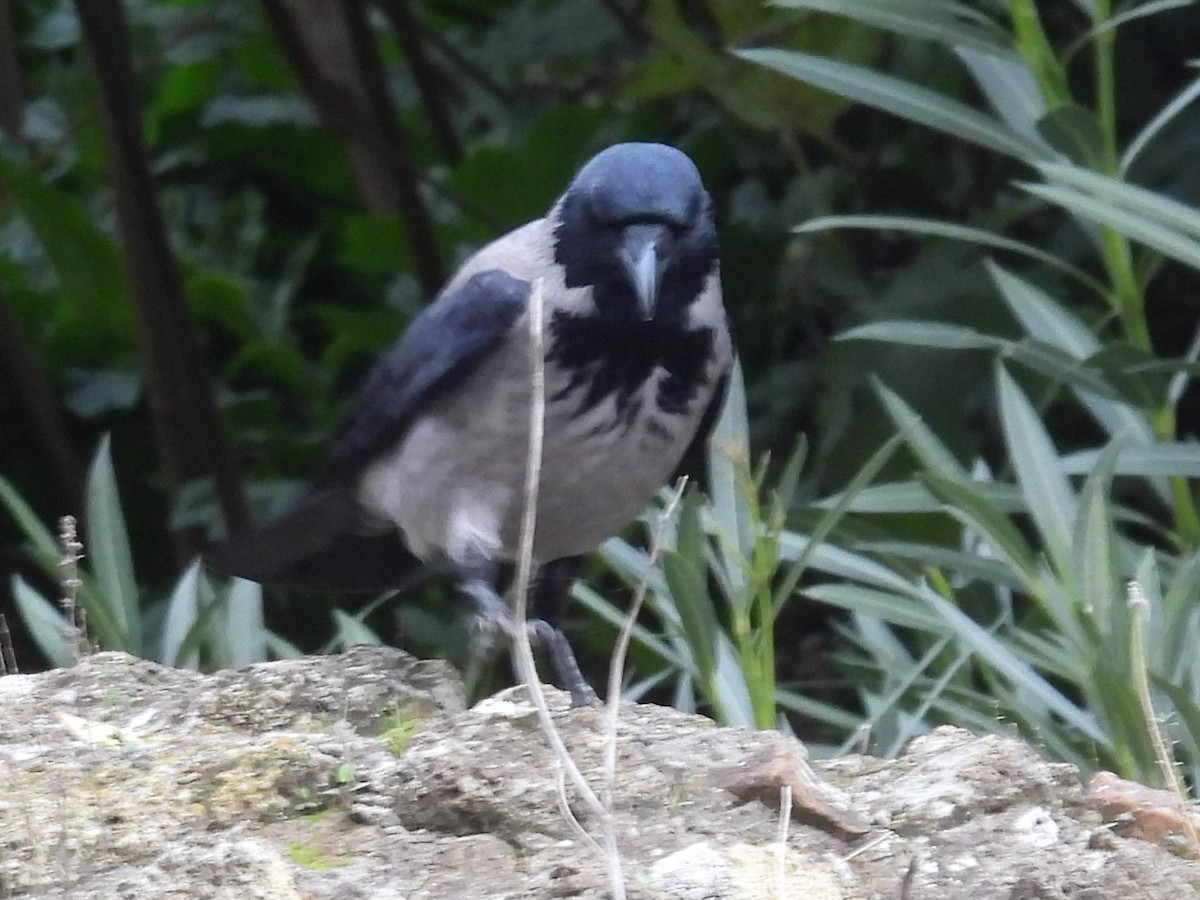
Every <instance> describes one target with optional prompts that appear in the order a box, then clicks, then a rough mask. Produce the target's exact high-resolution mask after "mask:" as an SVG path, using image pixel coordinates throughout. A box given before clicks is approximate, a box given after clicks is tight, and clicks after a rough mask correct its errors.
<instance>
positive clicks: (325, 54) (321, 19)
mask: <svg viewBox="0 0 1200 900" xmlns="http://www.w3.org/2000/svg"><path fill="white" fill-rule="evenodd" d="M262 7H263V11H264V12H265V13H266V16H267V19H268V20H269V21H270V23H271V25H272V27H273V28H274V31H275V34H276V37H277V38H278V40H279V43H280V47H281V48H282V49H283V52H284V55H285V56H286V57H287V59H288V62H289V63H290V64H291V67H292V70H293V72H295V74H296V80H297V81H298V82H299V84H300V88H301V90H302V91H303V92H304V93H305V95H306V96H307V97H308V99H309V102H310V103H312V105H313V106H314V107H315V108H316V111H317V115H318V116H320V118H321V121H322V122H323V123H324V124H325V126H326V127H327V128H329V129H330V130H331V131H334V132H335V133H337V134H340V135H342V136H343V138H344V139H345V141H346V144H347V150H348V153H349V156H350V161H351V164H352V165H353V167H354V172H355V177H356V179H357V181H358V187H359V194H360V195H361V196H362V200H363V204H364V205H365V206H366V207H367V209H370V210H372V211H374V212H380V213H389V214H397V215H399V216H400V217H401V218H402V219H403V221H404V226H405V229H406V231H407V233H408V239H409V244H410V246H411V248H412V252H413V257H414V260H415V264H416V269H417V278H418V280H419V281H420V283H421V287H422V289H423V290H424V291H425V292H426V293H427V294H429V295H431V296H432V295H433V294H434V293H436V292H437V291H438V290H439V289H440V288H441V286H442V282H443V280H444V278H443V273H442V270H441V263H440V261H439V258H438V252H437V242H436V240H435V238H434V230H433V221H432V219H431V217H430V215H429V212H428V210H427V209H426V208H425V204H424V201H423V200H422V198H421V193H420V187H419V184H420V177H419V176H418V172H419V170H418V168H417V166H415V165H413V163H412V160H411V156H410V154H409V150H408V141H407V138H406V135H405V133H404V131H403V129H402V128H401V127H400V123H399V121H398V120H397V119H396V117H395V114H394V111H393V109H392V105H391V99H390V97H389V96H388V93H387V87H386V83H385V81H384V77H383V68H382V65H381V63H380V61H379V56H378V53H377V52H376V49H375V45H374V42H373V41H372V38H371V32H370V28H369V26H368V24H367V21H366V17H365V16H364V14H363V9H362V5H361V3H360V2H359V0H294V2H292V3H290V4H288V3H284V2H283V0H262Z"/></svg>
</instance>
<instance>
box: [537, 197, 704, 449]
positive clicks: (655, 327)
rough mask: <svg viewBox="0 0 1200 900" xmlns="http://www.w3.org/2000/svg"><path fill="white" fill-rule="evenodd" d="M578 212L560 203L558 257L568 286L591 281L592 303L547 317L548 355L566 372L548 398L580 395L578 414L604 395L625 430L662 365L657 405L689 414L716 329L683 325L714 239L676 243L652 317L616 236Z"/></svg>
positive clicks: (701, 383) (701, 287) (556, 233)
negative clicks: (641, 304)
mask: <svg viewBox="0 0 1200 900" xmlns="http://www.w3.org/2000/svg"><path fill="white" fill-rule="evenodd" d="M580 213H582V210H580V209H578V208H575V209H572V208H571V203H570V198H568V200H567V201H566V202H565V203H564V209H563V210H562V215H561V217H560V219H559V223H558V225H557V227H556V228H555V231H554V237H555V245H554V258H555V261H556V262H557V263H558V264H559V265H560V266H562V268H563V278H564V282H565V283H566V286H567V287H590V288H591V289H592V297H593V300H594V303H595V307H594V309H592V310H590V311H589V312H587V313H573V312H567V311H565V310H557V311H555V312H554V313H553V315H552V316H551V318H550V323H549V335H548V336H549V339H550V341H549V343H550V349H549V351H548V353H547V361H548V362H553V363H555V364H557V365H559V366H561V367H562V368H564V369H566V370H568V372H569V373H570V375H569V380H568V382H567V385H566V386H565V387H563V388H561V389H560V390H559V391H557V392H556V393H555V394H554V395H552V396H551V397H550V398H549V399H550V400H552V401H554V400H562V399H564V398H566V397H568V396H571V395H574V396H577V397H578V398H579V400H578V403H579V405H578V407H577V408H576V410H575V411H574V413H573V415H575V416H578V415H581V414H583V413H585V412H587V411H588V410H590V409H592V408H593V407H595V406H596V405H597V404H599V403H601V402H602V401H603V400H605V399H606V398H608V397H612V398H613V401H614V403H615V405H616V410H617V418H618V421H619V422H620V423H621V424H622V425H624V427H626V428H628V427H629V426H630V425H632V423H633V421H634V419H635V418H636V417H637V415H638V413H639V412H640V411H641V409H640V407H641V399H640V392H641V388H642V386H643V385H644V384H646V382H647V381H649V380H650V379H651V378H652V377H654V373H655V370H656V369H658V368H660V367H661V368H662V369H663V370H665V372H666V375H665V376H664V377H663V378H662V379H661V381H660V384H659V387H658V392H657V395H656V397H655V401H656V405H657V407H658V411H660V412H663V413H668V414H673V415H684V414H686V413H688V412H689V411H690V409H691V406H692V401H693V400H695V398H696V396H697V394H698V393H699V392H700V390H701V389H702V388H703V387H704V386H705V384H706V383H707V377H706V376H707V371H706V370H707V368H708V364H709V361H710V360H711V359H712V354H713V348H714V344H715V339H716V335H715V333H714V331H713V329H712V328H709V327H704V326H702V327H698V328H688V326H687V324H686V323H687V317H688V310H689V308H690V307H691V305H692V304H693V303H694V302H695V301H696V300H697V299H698V298H699V297H700V294H701V292H702V291H703V290H704V286H705V283H706V281H707V279H708V277H709V276H710V275H711V273H712V272H713V269H714V267H715V265H716V241H715V237H714V236H713V235H712V234H711V233H701V234H697V235H696V236H695V238H694V240H693V241H690V242H688V243H690V244H691V246H688V244H684V245H681V246H680V247H679V248H678V251H677V253H676V255H675V259H674V261H673V262H672V264H671V266H670V268H668V269H667V271H666V272H665V273H664V274H663V279H662V285H661V287H660V289H659V295H658V303H657V308H656V311H655V314H654V318H653V319H651V320H649V321H646V320H644V319H643V318H642V317H641V315H640V313H639V311H638V304H637V299H636V297H635V296H634V291H633V287H632V285H630V283H629V279H628V277H627V276H626V274H625V272H624V271H623V270H622V268H621V267H620V264H619V263H618V262H617V257H616V238H615V236H611V235H609V234H605V233H598V232H597V230H596V229H595V227H594V226H593V225H592V224H591V223H590V222H588V221H587V219H586V216H585V215H581V214H580Z"/></svg>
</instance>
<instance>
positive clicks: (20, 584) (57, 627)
mask: <svg viewBox="0 0 1200 900" xmlns="http://www.w3.org/2000/svg"><path fill="white" fill-rule="evenodd" d="M12 594H13V601H14V602H15V603H16V605H17V611H18V612H19V613H20V614H21V621H23V622H24V623H25V627H26V628H27V629H28V630H29V634H30V636H31V637H32V638H33V641H34V643H36V644H37V646H38V650H40V651H41V654H42V656H44V657H46V659H48V660H50V662H51V663H53V664H54V665H55V666H57V667H58V668H60V669H61V668H66V667H67V666H71V665H74V664H75V649H74V648H73V647H72V646H71V645H70V641H68V639H67V631H68V629H69V628H70V624H69V623H68V622H67V620H66V619H65V618H64V617H63V614H62V613H61V612H59V611H58V609H57V608H56V607H55V605H54V604H53V603H51V602H50V601H49V600H47V599H46V598H45V597H43V596H42V595H41V594H39V593H38V592H37V591H35V590H34V589H33V588H31V587H30V586H29V585H28V584H27V583H26V582H25V579H24V578H22V577H21V576H20V575H14V576H13V578H12Z"/></svg>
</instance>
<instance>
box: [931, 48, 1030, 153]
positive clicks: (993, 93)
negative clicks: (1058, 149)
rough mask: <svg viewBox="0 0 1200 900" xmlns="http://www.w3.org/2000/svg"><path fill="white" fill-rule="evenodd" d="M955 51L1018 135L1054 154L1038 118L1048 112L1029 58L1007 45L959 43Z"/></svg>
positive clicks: (992, 103) (993, 108) (1000, 115)
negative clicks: (987, 46) (981, 46)
mask: <svg viewBox="0 0 1200 900" xmlns="http://www.w3.org/2000/svg"><path fill="white" fill-rule="evenodd" d="M954 52H955V54H956V55H957V56H958V58H959V59H961V60H962V61H963V64H964V65H965V66H966V67H967V70H968V71H969V72H970V73H971V77H972V78H974V79H975V83H976V84H978V85H979V89H980V90H981V91H983V94H984V96H985V97H987V100H988V105H989V106H991V108H992V111H993V112H995V113H996V115H998V116H999V117H1000V118H1001V119H1002V120H1003V121H1004V122H1005V123H1006V124H1007V125H1008V126H1009V127H1010V128H1012V130H1013V131H1015V132H1016V133H1017V134H1020V135H1022V136H1023V137H1026V138H1028V139H1030V140H1032V141H1034V142H1036V143H1037V144H1039V145H1041V147H1042V149H1043V151H1044V152H1045V153H1046V154H1047V155H1053V151H1052V149H1051V148H1050V146H1049V145H1048V144H1046V142H1045V140H1044V138H1043V137H1042V135H1041V134H1040V133H1039V131H1038V128H1037V123H1038V120H1039V119H1041V118H1042V116H1044V115H1045V114H1046V100H1045V98H1044V97H1043V96H1042V91H1041V88H1040V87H1039V86H1038V83H1037V80H1036V79H1035V78H1034V75H1033V72H1032V71H1030V69H1029V66H1028V64H1027V63H1026V61H1025V60H1024V59H1022V58H1021V57H1020V56H1018V55H1017V54H1016V53H1013V52H1012V51H1011V50H1010V49H1008V48H1007V47H1004V48H1002V49H1001V50H995V49H990V50H977V49H975V48H973V47H966V46H958V47H955V48H954Z"/></svg>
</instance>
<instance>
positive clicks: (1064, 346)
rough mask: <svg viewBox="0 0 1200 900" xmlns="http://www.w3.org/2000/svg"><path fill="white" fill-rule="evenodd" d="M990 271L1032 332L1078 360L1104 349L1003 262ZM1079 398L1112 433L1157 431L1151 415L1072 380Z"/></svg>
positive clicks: (1141, 437) (1143, 437) (1149, 435)
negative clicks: (1154, 429) (1003, 264)
mask: <svg viewBox="0 0 1200 900" xmlns="http://www.w3.org/2000/svg"><path fill="white" fill-rule="evenodd" d="M986 266H987V270H988V274H989V275H990V276H991V278H992V281H993V282H994V283H995V285H996V288H997V289H998V290H999V292H1000V296H1001V297H1002V298H1004V302H1005V303H1007V304H1008V308H1009V309H1010V310H1012V313H1013V315H1014V316H1016V317H1017V319H1018V320H1020V322H1021V325H1022V326H1023V327H1024V328H1025V330H1026V331H1027V332H1028V333H1029V336H1030V337H1032V338H1035V339H1036V340H1038V341H1041V342H1043V343H1045V344H1049V345H1051V346H1053V347H1057V348H1058V349H1060V350H1062V351H1063V352H1064V353H1066V354H1068V355H1069V356H1070V357H1071V358H1073V359H1076V360H1080V361H1083V360H1086V359H1090V358H1091V357H1092V356H1094V355H1095V354H1096V353H1097V352H1099V350H1100V349H1101V346H1102V345H1101V344H1100V341H1099V340H1098V339H1097V337H1096V335H1095V334H1093V333H1092V331H1091V329H1089V328H1088V327H1087V326H1086V325H1084V324H1083V323H1082V322H1080V321H1079V320H1078V319H1077V318H1076V317H1075V316H1074V315H1072V314H1071V313H1069V312H1068V311H1067V310H1066V309H1064V308H1063V307H1062V306H1061V305H1059V304H1058V303H1056V302H1055V301H1054V300H1053V299H1051V298H1050V296H1049V295H1048V294H1046V293H1045V292H1044V291H1042V290H1041V289H1040V288H1038V287H1036V286H1034V285H1033V284H1032V283H1030V282H1029V281H1026V280H1025V279H1023V278H1021V277H1019V276H1017V275H1015V274H1013V273H1012V272H1010V271H1009V270H1007V269H1005V268H1004V267H1003V266H1000V265H999V264H997V263H995V262H993V261H992V260H988V261H987V263H986ZM1071 387H1072V389H1073V390H1074V391H1075V394H1076V396H1077V397H1078V398H1079V400H1080V402H1081V403H1083V405H1084V406H1085V407H1087V409H1088V411H1089V412H1091V414H1092V415H1093V416H1094V417H1095V419H1096V421H1098V422H1099V423H1100V424H1101V425H1103V426H1104V428H1105V430H1107V431H1108V433H1109V436H1110V437H1115V436H1116V435H1118V434H1123V433H1127V434H1129V435H1131V436H1132V437H1133V438H1134V439H1135V440H1137V441H1139V442H1149V441H1151V440H1153V437H1154V431H1153V428H1152V427H1151V425H1150V421H1149V419H1148V417H1147V416H1146V415H1145V414H1144V413H1142V412H1141V411H1140V410H1137V409H1134V408H1133V407H1132V406H1130V405H1129V404H1128V403H1125V402H1124V401H1122V400H1118V399H1113V398H1112V396H1111V394H1100V393H1096V392H1093V391H1089V390H1087V389H1086V388H1084V387H1082V386H1081V385H1078V384H1075V383H1072V384H1071Z"/></svg>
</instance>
